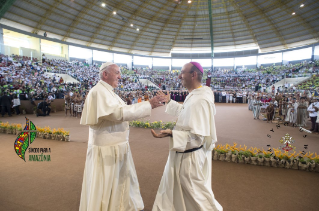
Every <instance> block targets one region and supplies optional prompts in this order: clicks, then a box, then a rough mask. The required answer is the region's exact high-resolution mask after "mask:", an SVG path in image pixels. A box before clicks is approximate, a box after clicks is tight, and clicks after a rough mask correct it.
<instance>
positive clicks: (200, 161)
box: [152, 62, 223, 211]
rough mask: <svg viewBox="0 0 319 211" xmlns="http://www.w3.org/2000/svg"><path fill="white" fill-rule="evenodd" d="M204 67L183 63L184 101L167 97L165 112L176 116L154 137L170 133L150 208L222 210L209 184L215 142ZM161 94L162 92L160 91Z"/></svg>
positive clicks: (163, 210) (211, 102) (210, 95)
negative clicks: (203, 77)
mask: <svg viewBox="0 0 319 211" xmlns="http://www.w3.org/2000/svg"><path fill="white" fill-rule="evenodd" d="M202 76H203V68H202V66H201V65H200V64H199V63H197V62H190V63H187V64H186V65H184V67H183V68H182V71H181V73H180V75H179V79H180V80H181V82H182V85H183V86H184V87H186V88H187V89H188V91H189V94H188V96H187V97H186V99H185V102H184V104H180V103H178V102H176V101H174V100H172V99H171V100H169V99H168V101H169V103H168V104H167V107H166V113H168V114H171V115H174V116H177V118H178V119H177V122H176V126H175V128H174V129H173V130H170V129H168V130H163V131H161V133H160V134H156V133H155V131H154V130H152V134H153V136H154V137H157V138H162V137H166V136H171V138H170V140H169V156H168V160H167V163H166V166H165V169H164V173H163V177H162V180H161V183H160V186H159V189H158V191H157V194H156V198H155V202H154V205H153V209H152V211H195V210H198V211H199V210H203V211H222V210H223V208H222V206H221V205H220V204H219V203H218V202H217V200H216V199H215V197H214V193H213V191H212V187H211V178H212V150H213V148H214V147H215V143H216V142H217V135H216V127H215V114H216V109H215V104H214V94H213V92H212V90H211V89H210V88H209V87H207V86H202V85H201V80H202ZM162 95H164V94H163V93H162Z"/></svg>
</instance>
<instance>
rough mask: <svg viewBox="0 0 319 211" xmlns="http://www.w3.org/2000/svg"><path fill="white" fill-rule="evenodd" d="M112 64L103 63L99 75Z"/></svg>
mask: <svg viewBox="0 0 319 211" xmlns="http://www.w3.org/2000/svg"><path fill="white" fill-rule="evenodd" d="M113 64H114V63H113V62H106V63H103V64H102V65H101V67H100V73H101V72H102V70H103V69H105V68H106V67H108V66H110V65H113Z"/></svg>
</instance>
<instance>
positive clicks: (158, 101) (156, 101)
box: [149, 91, 171, 109]
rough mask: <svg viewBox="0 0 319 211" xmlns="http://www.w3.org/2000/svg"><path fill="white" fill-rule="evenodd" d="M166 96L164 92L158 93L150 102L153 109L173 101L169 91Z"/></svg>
mask: <svg viewBox="0 0 319 211" xmlns="http://www.w3.org/2000/svg"><path fill="white" fill-rule="evenodd" d="M166 94H167V95H165V94H164V93H163V92H162V91H158V92H157V93H156V96H155V97H153V98H152V99H150V100H149V103H150V104H151V106H152V109H154V108H157V107H160V106H163V105H164V104H163V103H167V102H168V101H169V100H170V99H171V96H170V94H169V92H168V91H167V93H166Z"/></svg>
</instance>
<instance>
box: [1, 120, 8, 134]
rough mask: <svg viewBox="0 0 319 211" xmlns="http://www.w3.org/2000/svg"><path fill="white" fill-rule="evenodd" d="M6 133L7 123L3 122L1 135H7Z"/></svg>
mask: <svg viewBox="0 0 319 211" xmlns="http://www.w3.org/2000/svg"><path fill="white" fill-rule="evenodd" d="M6 131H7V126H6V123H3V122H1V123H0V132H1V133H6Z"/></svg>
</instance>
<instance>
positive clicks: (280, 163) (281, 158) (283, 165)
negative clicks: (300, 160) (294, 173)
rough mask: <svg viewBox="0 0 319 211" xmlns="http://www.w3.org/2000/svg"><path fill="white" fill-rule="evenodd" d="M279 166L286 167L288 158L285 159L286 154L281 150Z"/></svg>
mask: <svg viewBox="0 0 319 211" xmlns="http://www.w3.org/2000/svg"><path fill="white" fill-rule="evenodd" d="M278 159H279V160H278V167H279V168H285V164H286V160H285V159H284V155H283V154H282V153H281V152H280V154H279V155H278Z"/></svg>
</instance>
